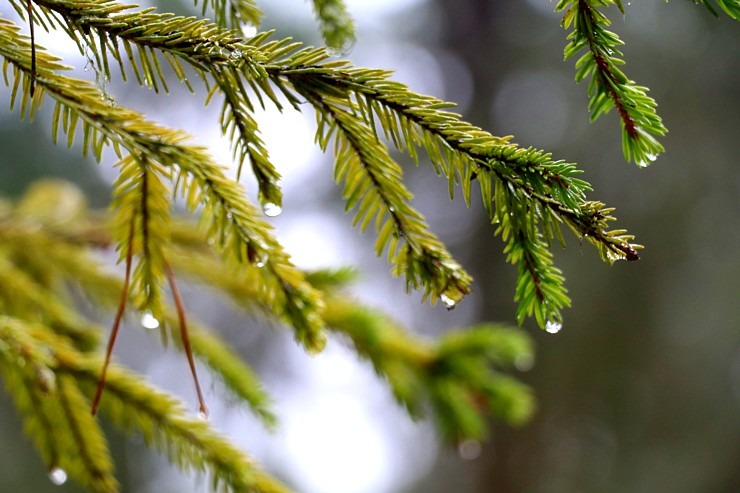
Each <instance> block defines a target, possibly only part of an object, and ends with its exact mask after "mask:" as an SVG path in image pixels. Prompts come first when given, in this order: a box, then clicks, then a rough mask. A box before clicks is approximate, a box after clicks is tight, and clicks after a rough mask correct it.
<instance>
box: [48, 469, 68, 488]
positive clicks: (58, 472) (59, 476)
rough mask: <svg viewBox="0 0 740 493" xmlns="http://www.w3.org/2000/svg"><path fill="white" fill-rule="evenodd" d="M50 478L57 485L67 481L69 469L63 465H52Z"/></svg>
mask: <svg viewBox="0 0 740 493" xmlns="http://www.w3.org/2000/svg"><path fill="white" fill-rule="evenodd" d="M49 480H51V482H52V483H54V484H55V485H57V486H61V485H63V484H64V483H66V482H67V471H65V470H64V469H62V468H61V467H52V468H51V470H50V471H49Z"/></svg>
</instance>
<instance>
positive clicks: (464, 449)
mask: <svg viewBox="0 0 740 493" xmlns="http://www.w3.org/2000/svg"><path fill="white" fill-rule="evenodd" d="M482 451H483V447H481V444H480V442H479V441H478V440H471V439H468V440H463V441H462V442H460V443H459V444H458V446H457V453H458V455H459V456H460V458H461V459H462V460H475V459H477V458H478V457H480V454H481V452H482Z"/></svg>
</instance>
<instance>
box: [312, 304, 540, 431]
mask: <svg viewBox="0 0 740 493" xmlns="http://www.w3.org/2000/svg"><path fill="white" fill-rule="evenodd" d="M325 319H326V323H327V326H329V327H330V328H331V329H333V330H335V331H337V332H339V333H341V334H345V335H347V336H349V337H350V339H351V340H352V343H353V345H354V347H355V348H356V349H357V352H358V354H359V355H360V356H362V357H364V358H367V359H369V360H370V361H371V362H372V364H373V367H374V368H375V370H376V371H377V372H378V374H379V375H381V376H383V377H384V378H385V379H387V380H388V382H389V384H390V386H391V388H392V389H393V393H394V395H395V397H396V399H397V400H398V401H399V402H400V403H401V404H403V405H404V406H405V407H406V408H407V409H408V410H409V412H410V413H411V414H412V415H416V416H418V415H419V414H420V413H421V410H422V409H423V404H425V403H427V402H428V403H430V404H431V405H432V408H433V411H434V417H435V418H436V421H437V425H438V428H439V429H440V431H441V433H442V435H443V437H444V438H445V439H446V440H447V441H449V442H452V443H457V442H460V441H463V440H466V439H475V440H480V439H483V438H484V437H485V435H486V433H487V425H486V416H487V415H489V414H492V415H494V416H496V417H497V418H499V419H503V420H505V421H506V422H508V423H510V424H520V423H523V422H524V421H526V420H527V419H528V418H529V417H530V416H531V414H532V412H533V409H534V399H533V397H532V395H531V393H530V391H529V389H528V388H527V387H526V386H524V385H523V384H521V383H519V382H517V381H516V380H514V379H513V378H511V377H509V376H506V375H504V374H502V373H501V372H500V370H503V369H506V368H510V367H511V366H513V365H514V364H515V363H516V362H519V363H520V364H521V362H523V361H525V360H526V361H531V359H532V349H531V345H530V341H529V339H528V337H527V336H526V335H524V334H523V333H521V332H520V331H516V330H512V329H508V328H503V327H499V326H495V325H481V326H478V327H471V328H468V329H466V330H465V331H452V332H450V333H449V334H448V335H447V336H446V337H444V338H443V339H442V340H441V341H440V342H439V343H438V344H436V345H431V344H428V343H424V342H421V341H419V340H417V339H416V338H414V337H412V336H411V335H410V334H408V333H406V332H405V331H403V330H402V329H400V328H398V327H397V325H396V324H395V323H393V322H392V321H391V320H389V319H388V318H387V317H384V316H382V315H381V314H379V313H377V312H373V311H371V310H369V309H367V308H364V307H362V306H360V305H355V304H353V303H351V302H346V301H341V300H339V299H337V298H329V299H328V300H327V309H326V310H325ZM494 367H498V369H494Z"/></svg>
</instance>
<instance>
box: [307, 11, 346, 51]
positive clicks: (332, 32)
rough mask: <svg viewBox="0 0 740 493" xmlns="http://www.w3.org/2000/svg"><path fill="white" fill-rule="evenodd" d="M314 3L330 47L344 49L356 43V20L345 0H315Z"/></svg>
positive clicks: (325, 40) (322, 30) (326, 41)
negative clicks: (350, 13)
mask: <svg viewBox="0 0 740 493" xmlns="http://www.w3.org/2000/svg"><path fill="white" fill-rule="evenodd" d="M312 4H313V10H314V13H315V14H316V19H317V20H318V21H319V25H320V26H321V35H322V36H323V38H324V42H325V43H326V45H327V46H328V47H330V48H334V49H337V50H342V49H346V48H347V47H348V46H349V45H351V44H352V43H354V41H355V26H354V21H353V20H352V17H351V16H350V15H349V13H348V12H347V6H346V5H345V2H344V1H343V0H313V2H312Z"/></svg>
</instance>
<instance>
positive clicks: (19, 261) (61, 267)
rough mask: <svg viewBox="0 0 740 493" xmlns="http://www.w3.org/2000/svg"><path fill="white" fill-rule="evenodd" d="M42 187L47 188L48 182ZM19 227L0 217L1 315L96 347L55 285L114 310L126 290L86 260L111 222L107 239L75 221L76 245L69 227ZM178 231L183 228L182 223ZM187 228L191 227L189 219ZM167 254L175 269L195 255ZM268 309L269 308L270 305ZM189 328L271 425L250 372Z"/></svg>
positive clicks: (201, 353) (93, 330) (205, 354)
mask: <svg viewBox="0 0 740 493" xmlns="http://www.w3.org/2000/svg"><path fill="white" fill-rule="evenodd" d="M44 188H45V189H46V190H47V191H48V190H50V188H49V187H48V186H47V187H44ZM52 195H54V194H52ZM42 210H43V209H42ZM97 220H98V221H101V222H103V224H108V223H109V222H110V221H109V220H108V219H107V217H104V216H103V217H99V218H98V219H97ZM83 222H84V221H83ZM24 226H25V225H24V224H23V222H19V221H18V220H17V219H16V218H13V217H12V216H11V217H6V218H3V221H2V228H1V229H0V245H2V249H3V252H4V254H5V255H7V256H8V258H10V259H13V260H14V262H15V263H14V264H13V263H11V262H10V261H9V260H6V259H5V257H0V307H2V309H3V311H4V313H6V314H12V315H13V316H16V317H21V318H23V319H27V320H36V321H43V322H44V323H46V324H47V325H48V327H49V329H50V330H52V331H53V332H54V333H56V334H58V335H61V336H64V337H65V338H68V339H69V341H70V342H71V343H73V344H74V345H75V347H76V348H78V349H81V350H84V351H92V350H94V349H95V348H96V347H97V342H98V340H99V337H100V333H101V332H103V328H101V327H100V326H99V325H97V324H94V323H91V322H90V321H88V320H86V319H85V318H84V317H81V316H80V315H78V314H77V313H75V312H74V311H73V310H72V309H71V308H69V307H67V306H66V304H65V303H64V302H63V301H62V299H61V294H63V293H61V294H60V293H59V290H60V289H62V290H63V289H64V287H65V285H68V284H72V285H74V286H76V287H78V288H79V289H80V292H81V294H83V295H84V296H85V297H87V298H89V299H91V300H92V301H93V302H94V303H95V304H96V305H97V306H101V307H104V308H109V309H111V310H114V309H116V307H117V306H118V304H119V302H120V297H121V293H122V292H123V282H122V280H121V279H120V278H119V277H118V276H117V275H113V274H110V273H107V272H106V269H105V268H104V267H103V266H101V265H100V264H99V263H98V262H97V261H96V260H94V259H93V258H91V256H90V254H89V251H88V248H89V247H90V246H96V245H98V244H99V243H100V242H101V240H105V241H103V244H107V243H110V241H111V240H110V230H111V229H112V228H111V227H110V226H108V228H107V231H106V233H105V234H106V235H107V237H105V238H104V237H102V236H101V235H102V234H101V231H100V228H99V227H98V226H94V225H91V226H90V228H89V230H88V231H85V230H82V229H80V228H79V225H78V224H77V223H75V224H74V227H73V229H74V230H75V235H73V237H74V241H75V242H76V243H77V245H75V244H71V243H69V240H68V238H69V237H71V236H72V235H70V234H69V231H63V230H59V229H56V230H55V231H53V232H51V233H50V232H49V230H48V229H47V228H48V226H46V227H42V228H39V227H38V223H31V224H30V225H29V226H28V227H27V228H26V227H24ZM71 227H72V225H67V228H71ZM175 229H176V230H177V229H178V228H175ZM179 229H180V231H182V229H184V228H182V227H180V228H179ZM188 229H189V231H190V232H192V230H193V228H192V224H191V225H190V226H189V228H188ZM86 240H87V241H86ZM199 241H200V242H201V243H202V245H205V246H208V244H207V242H206V241H205V240H203V239H202V238H200V239H199ZM202 245H201V244H199V245H198V246H199V247H200V246H202ZM208 252H209V253H208V254H209V255H210V256H213V259H214V260H213V261H212V262H210V263H209V266H210V267H213V265H219V266H221V270H222V271H223V272H228V273H229V274H228V275H230V276H234V275H237V276H238V271H234V269H232V268H228V267H225V266H224V265H223V264H222V263H220V261H218V258H217V257H216V256H214V252H212V250H211V249H210V248H209V249H208ZM166 255H167V256H168V257H169V258H171V260H172V261H173V263H174V264H175V266H176V267H178V266H180V265H189V264H193V263H196V264H197V262H195V261H194V260H193V259H197V258H198V257H197V256H196V255H193V250H182V249H175V250H173V249H172V247H169V248H168V249H167V252H166ZM183 270H184V269H183ZM29 271H30V272H44V273H45V276H46V278H48V281H47V282H48V283H49V284H50V285H49V286H43V285H41V284H40V283H39V281H37V280H34V279H32V278H31V277H30V276H29V275H28V274H27V272H29ZM254 271H255V272H256V271H258V269H254ZM215 272H216V271H214V273H215ZM249 279H250V283H254V285H255V286H259V283H260V282H261V281H260V279H259V278H258V277H251V278H249ZM214 282H217V280H214ZM256 291H259V290H256ZM67 302H68V301H67ZM265 309H266V311H268V308H267V306H265ZM158 320H159V321H160V322H161V326H162V327H167V328H170V329H171V330H172V331H176V330H177V329H176V328H177V327H178V320H177V316H176V315H175V313H174V310H173V309H172V308H165V310H164V311H163V313H162V314H161V318H160V319H158ZM189 326H190V332H191V343H192V346H193V352H194V353H195V355H196V356H197V357H199V358H200V359H201V360H202V361H203V362H204V363H205V364H206V365H207V366H208V367H209V368H210V369H211V370H212V372H213V375H214V376H216V377H218V378H220V379H221V380H222V381H223V383H224V386H225V388H226V389H227V390H228V391H229V392H230V393H231V394H232V395H233V396H235V397H236V398H237V399H239V400H241V401H244V402H246V403H247V404H248V405H249V407H250V408H251V410H252V411H253V412H254V413H255V414H256V415H257V416H258V417H259V418H260V419H261V420H262V421H263V422H264V423H265V424H266V425H267V426H274V424H275V416H274V414H273V412H272V410H271V408H270V404H271V400H270V398H269V396H268V395H267V394H266V393H265V391H264V389H263V388H262V386H261V384H260V382H259V381H258V379H257V377H256V376H255V375H254V372H253V371H252V370H251V369H250V368H249V367H248V366H247V365H246V364H244V363H243V362H242V361H241V360H240V359H239V357H238V356H237V355H236V354H234V352H233V351H232V350H231V349H230V348H229V346H228V345H227V344H226V343H225V342H223V341H221V340H220V339H219V338H218V337H217V336H216V335H215V334H214V332H213V331H211V330H208V329H207V328H205V327H203V326H202V325H201V324H198V323H196V322H195V321H193V320H190V321H189ZM172 340H173V341H174V343H175V346H176V347H178V348H182V345H181V341H180V338H179V337H178V336H177V335H176V334H175V336H174V337H172ZM88 412H89V410H88Z"/></svg>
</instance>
